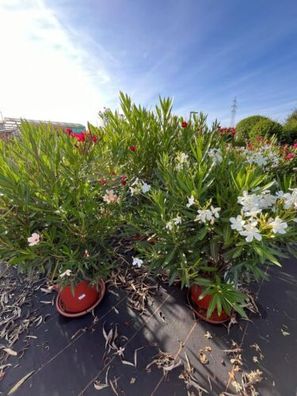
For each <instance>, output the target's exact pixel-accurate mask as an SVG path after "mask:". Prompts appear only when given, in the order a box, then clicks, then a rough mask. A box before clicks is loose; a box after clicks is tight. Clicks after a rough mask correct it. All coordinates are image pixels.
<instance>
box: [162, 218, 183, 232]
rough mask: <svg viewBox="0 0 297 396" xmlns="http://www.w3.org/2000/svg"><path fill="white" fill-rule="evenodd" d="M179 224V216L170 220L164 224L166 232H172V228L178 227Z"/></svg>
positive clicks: (180, 220) (180, 221) (180, 219)
mask: <svg viewBox="0 0 297 396" xmlns="http://www.w3.org/2000/svg"><path fill="white" fill-rule="evenodd" d="M181 223H182V218H181V217H180V215H177V216H176V217H175V218H174V219H172V220H170V221H168V222H167V223H166V226H165V228H166V230H168V231H172V230H173V228H174V226H178V225H179V224H181Z"/></svg>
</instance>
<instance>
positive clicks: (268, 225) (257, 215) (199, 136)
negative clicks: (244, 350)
mask: <svg viewBox="0 0 297 396" xmlns="http://www.w3.org/2000/svg"><path fill="white" fill-rule="evenodd" d="M120 101H121V111H120V112H117V111H115V112H112V111H111V110H106V111H105V112H104V113H103V114H101V117H102V118H103V124H104V126H102V127H100V128H96V127H94V126H92V125H88V131H87V132H82V133H80V134H75V133H73V132H72V131H71V130H65V131H62V130H56V129H54V128H53V127H51V126H50V125H39V126H37V125H30V124H29V123H27V122H23V123H22V126H21V131H20V135H19V136H17V137H14V138H12V139H10V140H8V141H0V146H1V157H0V211H1V222H0V258H1V259H2V260H4V261H6V262H9V263H10V264H11V265H14V266H18V267H19V268H20V269H22V270H26V271H35V272H40V273H44V272H45V273H46V274H47V276H48V278H49V279H50V280H51V281H52V282H53V283H54V284H55V285H56V286H57V288H58V289H59V299H57V300H58V309H60V310H61V311H62V312H64V313H66V314H69V315H72V314H73V315H75V312H76V311H80V312H85V311H86V310H88V309H89V308H90V307H94V305H96V304H97V302H98V301H99V300H100V299H101V298H102V295H103V293H104V290H105V287H104V282H103V280H108V277H109V274H110V273H111V271H112V270H113V269H115V268H117V267H118V266H119V265H120V264H119V263H120V261H121V260H120V257H122V255H123V254H124V253H123V252H124V251H125V244H127V243H129V244H131V243H132V244H133V254H132V256H131V257H130V258H128V257H127V260H126V261H127V264H126V265H127V266H130V267H131V268H133V266H134V267H136V268H140V267H141V269H140V270H142V269H145V270H147V271H151V272H152V273H153V274H155V275H158V274H162V275H164V274H165V275H166V276H167V277H168V281H169V283H174V282H176V281H178V282H180V285H181V287H188V288H189V290H190V292H189V295H190V297H191V300H192V302H193V303H194V306H195V309H196V312H197V314H198V315H202V316H203V317H207V318H208V319H209V320H213V321H224V320H227V319H228V318H229V316H230V314H231V313H232V312H233V311H236V312H238V313H239V314H240V315H241V316H246V312H245V308H246V307H247V306H248V305H249V303H250V300H249V291H248V290H249V289H248V284H249V283H250V282H252V281H258V280H260V279H261V278H263V277H266V268H267V264H273V265H277V266H280V262H279V259H280V258H281V257H284V256H286V255H287V254H288V253H291V254H296V253H297V252H296V251H295V250H294V243H295V242H296V236H297V227H296V222H297V213H296V211H297V188H296V173H295V167H296V166H297V163H296V161H297V159H296V153H297V146H296V144H292V145H290V146H285V147H284V146H281V145H279V144H278V143H277V140H276V138H275V137H274V136H272V137H269V138H267V137H266V136H260V137H259V136H257V134H255V136H254V138H253V139H251V140H249V141H247V142H246V144H245V145H244V146H240V145H238V142H237V141H236V130H235V129H232V128H231V129H230V128H222V127H221V126H220V124H219V123H218V122H214V123H213V124H212V126H211V127H209V126H208V125H207V122H206V121H207V120H206V116H205V115H203V114H202V113H201V114H199V115H195V116H193V117H191V119H190V120H184V119H182V118H181V117H179V116H176V115H175V114H174V113H173V111H172V102H171V100H169V99H160V102H159V104H158V105H157V106H156V107H155V109H154V110H147V109H145V108H142V107H140V106H136V105H134V104H133V103H132V102H131V100H130V98H129V97H128V96H126V95H124V94H121V95H120ZM127 241H128V242H127ZM280 270H281V269H280ZM86 295H87V296H88V298H85V297H86ZM74 296H76V300H75V304H78V305H79V306H78V308H77V306H73V301H72V300H73V299H72V297H74ZM98 296H99V297H98Z"/></svg>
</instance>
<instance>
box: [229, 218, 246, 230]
mask: <svg viewBox="0 0 297 396" xmlns="http://www.w3.org/2000/svg"><path fill="white" fill-rule="evenodd" d="M229 220H230V223H231V228H232V230H236V231H238V232H240V231H243V226H244V224H245V221H244V220H243V218H242V216H240V215H238V216H237V217H230V219H229Z"/></svg>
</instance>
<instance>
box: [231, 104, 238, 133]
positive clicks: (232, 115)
mask: <svg viewBox="0 0 297 396" xmlns="http://www.w3.org/2000/svg"><path fill="white" fill-rule="evenodd" d="M237 108H238V105H237V99H236V97H235V98H234V99H233V103H232V106H231V123H230V124H231V125H230V127H231V128H234V126H235V117H236V111H237Z"/></svg>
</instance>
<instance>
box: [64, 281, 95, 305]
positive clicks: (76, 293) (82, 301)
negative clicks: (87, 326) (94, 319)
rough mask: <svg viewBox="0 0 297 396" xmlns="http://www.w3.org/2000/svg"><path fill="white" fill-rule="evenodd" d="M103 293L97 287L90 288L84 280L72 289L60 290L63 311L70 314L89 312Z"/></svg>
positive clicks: (88, 283) (68, 287) (67, 287)
mask: <svg viewBox="0 0 297 396" xmlns="http://www.w3.org/2000/svg"><path fill="white" fill-rule="evenodd" d="M100 293H101V291H100V290H99V288H98V287H97V286H90V282H88V281H86V280H84V281H81V282H79V283H78V284H77V285H76V286H74V287H73V288H71V287H70V286H66V287H64V288H61V289H59V292H58V297H59V300H60V305H61V306H62V308H63V310H64V311H65V312H68V313H79V312H83V311H86V310H88V308H90V307H92V306H93V305H94V304H95V302H96V301H97V300H98V298H99V296H100Z"/></svg>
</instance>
